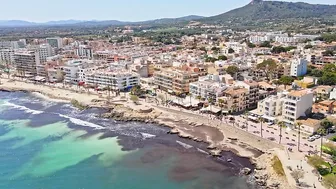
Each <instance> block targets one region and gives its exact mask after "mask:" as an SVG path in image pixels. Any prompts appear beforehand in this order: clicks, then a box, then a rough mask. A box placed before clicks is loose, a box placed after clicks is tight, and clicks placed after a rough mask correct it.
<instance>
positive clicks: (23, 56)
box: [14, 51, 40, 77]
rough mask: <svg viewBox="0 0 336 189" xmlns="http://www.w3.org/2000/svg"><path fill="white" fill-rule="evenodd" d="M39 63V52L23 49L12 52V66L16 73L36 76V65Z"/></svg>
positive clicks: (24, 75) (23, 75)
mask: <svg viewBox="0 0 336 189" xmlns="http://www.w3.org/2000/svg"><path fill="white" fill-rule="evenodd" d="M39 64H40V57H39V53H38V52H36V51H25V52H15V53H14V66H15V68H16V71H17V73H18V75H20V76H22V77H32V76H36V74H37V70H36V66H37V65H39Z"/></svg>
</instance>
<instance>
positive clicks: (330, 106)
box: [313, 100, 336, 114]
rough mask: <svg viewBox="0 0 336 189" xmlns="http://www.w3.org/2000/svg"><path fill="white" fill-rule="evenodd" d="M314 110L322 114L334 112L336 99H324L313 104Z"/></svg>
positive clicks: (335, 110)
mask: <svg viewBox="0 0 336 189" xmlns="http://www.w3.org/2000/svg"><path fill="white" fill-rule="evenodd" d="M313 112H314V113H321V114H333V113H335V112H336V101H335V100H324V101H321V102H318V103H315V104H313Z"/></svg>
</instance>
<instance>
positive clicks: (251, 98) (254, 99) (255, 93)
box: [236, 80, 259, 109]
mask: <svg viewBox="0 0 336 189" xmlns="http://www.w3.org/2000/svg"><path fill="white" fill-rule="evenodd" d="M236 85H237V86H242V87H245V88H246V89H247V90H248V93H249V94H248V97H247V100H246V101H247V108H249V109H250V108H255V107H256V106H257V104H258V101H259V84H258V82H255V81H252V80H249V81H238V82H236Z"/></svg>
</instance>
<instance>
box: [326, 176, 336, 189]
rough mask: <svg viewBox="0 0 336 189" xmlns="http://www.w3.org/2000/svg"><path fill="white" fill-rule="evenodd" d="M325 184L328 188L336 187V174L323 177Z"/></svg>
mask: <svg viewBox="0 0 336 189" xmlns="http://www.w3.org/2000/svg"><path fill="white" fill-rule="evenodd" d="M323 184H324V186H325V187H327V189H336V175H334V174H329V175H327V176H325V177H323Z"/></svg>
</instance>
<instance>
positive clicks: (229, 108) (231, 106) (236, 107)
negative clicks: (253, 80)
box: [218, 86, 249, 113]
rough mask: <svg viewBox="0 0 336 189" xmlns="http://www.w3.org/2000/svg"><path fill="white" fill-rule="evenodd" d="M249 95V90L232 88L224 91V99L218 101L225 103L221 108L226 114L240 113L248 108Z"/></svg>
mask: <svg viewBox="0 0 336 189" xmlns="http://www.w3.org/2000/svg"><path fill="white" fill-rule="evenodd" d="M248 94H249V93H248V90H247V89H246V88H244V87H236V86H235V87H230V88H228V89H227V90H225V91H224V93H223V97H220V98H219V100H218V101H221V102H223V104H221V106H222V108H223V111H224V112H225V111H226V112H227V113H232V112H240V111H244V110H246V109H247V107H248V103H247V98H248Z"/></svg>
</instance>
